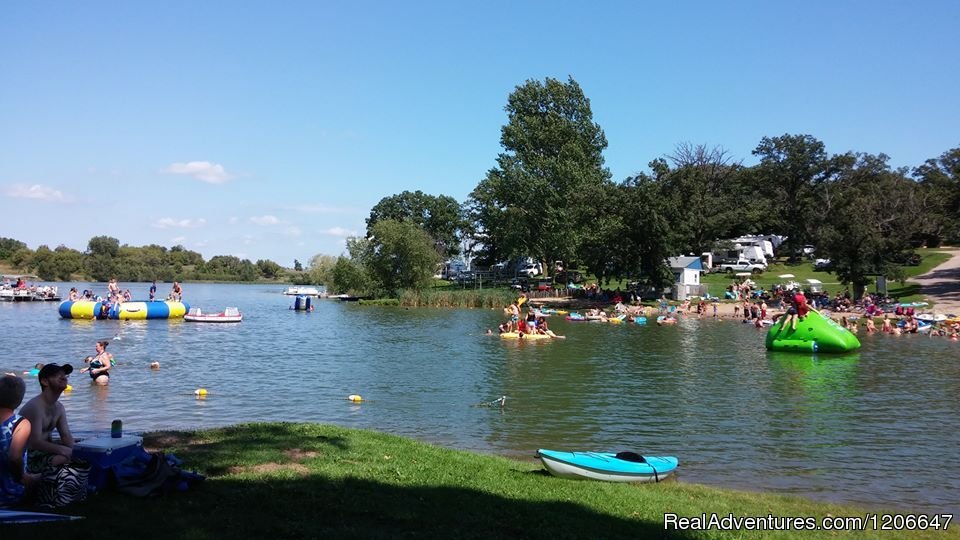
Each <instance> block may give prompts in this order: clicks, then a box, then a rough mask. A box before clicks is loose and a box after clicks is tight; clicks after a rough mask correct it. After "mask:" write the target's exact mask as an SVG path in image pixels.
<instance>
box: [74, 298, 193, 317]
mask: <svg viewBox="0 0 960 540" xmlns="http://www.w3.org/2000/svg"><path fill="white" fill-rule="evenodd" d="M188 311H190V305H189V304H187V303H185V302H174V301H171V300H165V301H159V300H156V301H152V302H120V303H118V304H112V305H111V304H107V303H106V302H94V301H93V300H75V301H71V300H67V301H66V302H63V303H61V304H60V317H62V318H64V319H114V320H121V321H127V320H143V319H182V318H183V316H184V315H186V313H187V312H188Z"/></svg>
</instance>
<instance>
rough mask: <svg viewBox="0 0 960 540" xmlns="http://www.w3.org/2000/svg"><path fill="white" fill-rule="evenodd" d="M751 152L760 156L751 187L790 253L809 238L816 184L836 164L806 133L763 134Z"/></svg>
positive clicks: (833, 174)
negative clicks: (781, 235)
mask: <svg viewBox="0 0 960 540" xmlns="http://www.w3.org/2000/svg"><path fill="white" fill-rule="evenodd" d="M753 154H754V155H755V156H758V157H759V158H760V164H759V165H757V167H756V171H755V174H754V175H752V178H753V179H754V180H755V181H756V184H755V190H756V192H757V194H758V195H760V196H761V197H762V198H764V199H765V202H766V204H767V205H768V210H769V212H770V215H771V216H772V217H773V220H772V223H771V225H772V226H773V227H774V229H775V230H776V231H777V232H779V233H780V234H784V235H786V236H787V240H786V242H785V246H786V247H787V248H788V249H789V250H790V254H791V256H793V255H794V254H795V253H796V249H797V248H799V247H801V246H803V245H804V244H808V243H810V242H811V241H812V239H813V236H814V230H813V228H814V226H815V225H816V223H817V220H816V219H814V217H815V216H816V215H817V207H816V204H817V198H816V197H817V193H818V186H819V185H820V184H822V183H824V182H827V181H830V180H831V179H834V178H835V177H836V175H837V174H838V172H839V170H840V163H838V160H837V159H833V158H831V157H830V156H828V155H827V150H826V147H825V146H824V144H823V143H822V142H820V141H819V140H817V139H816V138H814V137H812V136H810V135H789V134H787V135H782V136H780V137H764V138H763V139H761V141H760V144H758V145H757V147H756V149H754V151H753Z"/></svg>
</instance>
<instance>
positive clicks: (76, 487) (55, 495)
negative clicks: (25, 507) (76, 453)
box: [37, 463, 90, 508]
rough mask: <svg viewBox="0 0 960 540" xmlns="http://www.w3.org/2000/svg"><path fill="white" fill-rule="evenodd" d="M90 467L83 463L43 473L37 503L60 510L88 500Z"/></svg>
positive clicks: (62, 466) (63, 466)
mask: <svg viewBox="0 0 960 540" xmlns="http://www.w3.org/2000/svg"><path fill="white" fill-rule="evenodd" d="M89 477H90V466H89V465H85V464H81V463H72V464H69V465H61V466H59V467H57V468H56V469H51V470H49V471H47V472H45V473H43V478H42V479H41V482H40V487H39V489H38V491H37V503H38V504H39V505H40V506H44V507H48V508H59V507H61V506H67V505H68V504H71V503H75V502H78V501H82V500H84V499H86V498H87V485H88V479H89Z"/></svg>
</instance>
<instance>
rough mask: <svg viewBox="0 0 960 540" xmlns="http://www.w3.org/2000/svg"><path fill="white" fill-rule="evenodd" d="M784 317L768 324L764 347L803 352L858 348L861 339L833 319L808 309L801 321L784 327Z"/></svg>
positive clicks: (839, 351) (828, 351)
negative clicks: (794, 325)
mask: <svg viewBox="0 0 960 540" xmlns="http://www.w3.org/2000/svg"><path fill="white" fill-rule="evenodd" d="M786 320H787V317H786V316H784V317H781V318H780V320H779V321H778V322H777V323H776V324H774V325H773V326H771V327H770V330H768V331H767V349H769V350H771V351H792V352H804V353H815V352H823V353H845V352H850V351H855V350H857V349H859V348H860V340H858V339H857V336H855V335H853V333H852V332H850V331H849V330H847V329H846V328H844V327H842V326H840V325H839V324H837V323H836V322H835V321H834V320H833V319H829V318H827V317H824V316H823V315H820V313H818V312H816V311H814V310H810V312H809V313H807V316H806V317H804V318H803V320H802V321H797V329H796V330H791V329H790V327H789V326H787V327H786V328H784V327H783V324H784V322H786Z"/></svg>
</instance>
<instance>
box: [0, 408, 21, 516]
mask: <svg viewBox="0 0 960 540" xmlns="http://www.w3.org/2000/svg"><path fill="white" fill-rule="evenodd" d="M20 419H21V417H20V415H19V414H14V415H13V416H11V417H10V418H7V419H6V420H5V421H4V422H3V423H2V424H0V506H4V505H8V504H16V503H17V502H19V501H20V499H21V498H23V484H21V483H20V482H17V481H16V480H14V479H13V475H12V473H11V470H10V465H11V464H10V461H9V458H8V457H7V456H9V454H10V445H11V443H12V442H13V432H14V430H16V429H17V424H18V423H20ZM24 458H26V452H24ZM24 462H26V459H24Z"/></svg>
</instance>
